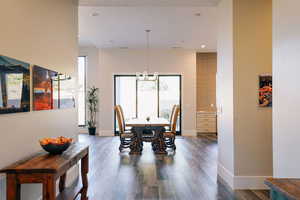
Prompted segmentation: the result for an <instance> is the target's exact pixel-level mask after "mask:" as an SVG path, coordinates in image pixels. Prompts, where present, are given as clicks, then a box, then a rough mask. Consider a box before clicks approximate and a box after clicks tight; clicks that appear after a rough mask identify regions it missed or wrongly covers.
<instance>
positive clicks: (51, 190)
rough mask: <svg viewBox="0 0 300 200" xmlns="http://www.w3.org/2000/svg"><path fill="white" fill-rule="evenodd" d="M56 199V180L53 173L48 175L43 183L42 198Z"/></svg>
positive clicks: (46, 199) (44, 199) (47, 199)
mask: <svg viewBox="0 0 300 200" xmlns="http://www.w3.org/2000/svg"><path fill="white" fill-rule="evenodd" d="M55 199H56V181H55V178H54V176H53V175H48V176H47V179H46V180H45V182H44V183H43V200H55Z"/></svg>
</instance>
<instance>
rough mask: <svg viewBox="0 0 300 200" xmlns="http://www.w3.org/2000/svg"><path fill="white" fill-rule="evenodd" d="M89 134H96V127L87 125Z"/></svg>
mask: <svg viewBox="0 0 300 200" xmlns="http://www.w3.org/2000/svg"><path fill="white" fill-rule="evenodd" d="M89 135H96V127H89Z"/></svg>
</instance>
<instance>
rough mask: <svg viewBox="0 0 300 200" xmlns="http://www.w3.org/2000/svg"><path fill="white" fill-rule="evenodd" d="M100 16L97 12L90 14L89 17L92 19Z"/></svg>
mask: <svg viewBox="0 0 300 200" xmlns="http://www.w3.org/2000/svg"><path fill="white" fill-rule="evenodd" d="M99 15H100V14H99V13H98V12H93V13H92V14H91V16H92V17H97V16H99Z"/></svg>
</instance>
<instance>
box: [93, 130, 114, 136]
mask: <svg viewBox="0 0 300 200" xmlns="http://www.w3.org/2000/svg"><path fill="white" fill-rule="evenodd" d="M97 135H99V136H105V137H108V136H109V137H112V136H115V134H114V130H100V131H99V134H97Z"/></svg>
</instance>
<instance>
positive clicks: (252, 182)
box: [234, 176, 271, 190]
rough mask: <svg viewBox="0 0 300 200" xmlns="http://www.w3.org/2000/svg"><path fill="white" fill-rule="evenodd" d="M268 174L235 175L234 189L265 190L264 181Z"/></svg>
mask: <svg viewBox="0 0 300 200" xmlns="http://www.w3.org/2000/svg"><path fill="white" fill-rule="evenodd" d="M267 178H271V177H270V176H235V177H234V189H235V190H245V189H248V190H267V189H268V187H267V186H266V185H265V184H264V181H265V180H266V179H267Z"/></svg>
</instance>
